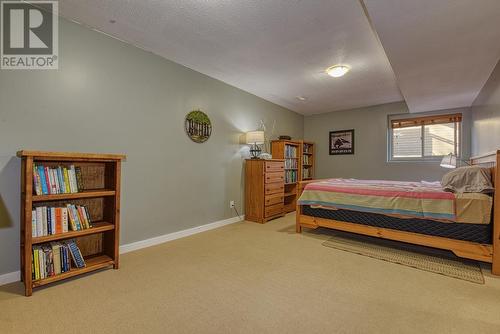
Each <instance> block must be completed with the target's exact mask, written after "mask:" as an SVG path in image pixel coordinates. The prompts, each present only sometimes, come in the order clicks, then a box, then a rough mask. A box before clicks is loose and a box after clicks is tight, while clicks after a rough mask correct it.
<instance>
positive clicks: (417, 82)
mask: <svg viewBox="0 0 500 334" xmlns="http://www.w3.org/2000/svg"><path fill="white" fill-rule="evenodd" d="M364 3H365V5H366V8H367V10H368V14H369V17H370V19H371V21H372V23H373V26H374V28H375V30H376V31H377V33H378V36H379V38H380V40H381V42H382V45H383V47H384V49H385V52H386V54H387V57H388V58H389V61H390V62H391V65H392V68H393V69H394V72H395V74H396V78H397V82H398V85H399V88H400V89H401V92H402V94H403V96H404V98H405V101H406V103H407V104H408V107H409V109H410V111H411V112H422V111H429V110H440V109H451V108H456V107H468V106H470V105H471V104H472V102H473V101H474V99H475V98H476V96H477V95H478V93H479V91H480V90H481V88H482V87H483V86H484V84H485V82H486V80H487V79H488V77H489V76H490V74H491V72H492V71H493V68H494V67H495V64H496V63H497V61H498V59H499V58H500V0H439V1H437V0H364Z"/></svg>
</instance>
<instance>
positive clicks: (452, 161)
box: [440, 153, 457, 168]
mask: <svg viewBox="0 0 500 334" xmlns="http://www.w3.org/2000/svg"><path fill="white" fill-rule="evenodd" d="M440 166H441V167H444V168H456V167H457V157H456V156H455V155H453V154H451V153H450V154H448V155H445V156H444V157H443V160H441V164H440Z"/></svg>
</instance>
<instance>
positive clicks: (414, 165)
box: [304, 102, 470, 181]
mask: <svg viewBox="0 0 500 334" xmlns="http://www.w3.org/2000/svg"><path fill="white" fill-rule="evenodd" d="M446 112H450V113H455V112H461V113H463V115H464V120H463V123H462V138H463V146H462V149H463V152H464V157H468V156H469V152H470V110H469V109H468V108H461V109H453V110H445V111H440V113H446ZM395 114H407V115H409V114H408V107H407V106H406V103H404V102H396V103H389V104H382V105H377V106H372V107H366V108H358V109H350V110H343V111H334V112H331V113H326V114H319V115H314V116H308V117H306V118H305V124H304V136H305V138H306V139H307V140H311V141H314V142H315V143H316V155H317V158H316V165H317V168H316V177H318V178H329V177H342V178H359V179H385V180H402V181H405V180H408V181H420V180H427V181H437V180H441V177H442V176H443V175H444V173H446V172H447V171H449V170H447V169H445V168H442V167H440V166H439V163H438V162H388V161H387V129H388V116H389V115H395ZM405 116H406V115H405ZM416 116H418V114H416ZM346 129H355V154H354V155H329V152H328V150H329V149H328V136H329V131H333V130H346Z"/></svg>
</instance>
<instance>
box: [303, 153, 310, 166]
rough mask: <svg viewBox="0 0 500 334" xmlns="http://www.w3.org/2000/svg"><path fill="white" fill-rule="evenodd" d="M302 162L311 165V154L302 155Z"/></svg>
mask: <svg viewBox="0 0 500 334" xmlns="http://www.w3.org/2000/svg"><path fill="white" fill-rule="evenodd" d="M302 164H303V165H310V163H309V156H308V155H304V156H303V157H302Z"/></svg>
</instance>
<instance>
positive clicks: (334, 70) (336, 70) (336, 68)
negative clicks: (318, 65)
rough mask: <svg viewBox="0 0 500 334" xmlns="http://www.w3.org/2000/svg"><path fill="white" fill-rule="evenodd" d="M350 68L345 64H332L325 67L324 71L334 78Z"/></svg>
mask: <svg viewBox="0 0 500 334" xmlns="http://www.w3.org/2000/svg"><path fill="white" fill-rule="evenodd" d="M350 69H351V68H350V67H349V66H347V65H333V66H330V67H328V68H327V69H326V71H325V72H326V73H327V74H328V75H329V76H331V77H334V78H338V77H341V76H343V75H344V74H346V73H347V72H349V70H350Z"/></svg>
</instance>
